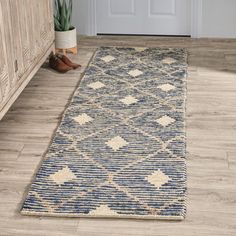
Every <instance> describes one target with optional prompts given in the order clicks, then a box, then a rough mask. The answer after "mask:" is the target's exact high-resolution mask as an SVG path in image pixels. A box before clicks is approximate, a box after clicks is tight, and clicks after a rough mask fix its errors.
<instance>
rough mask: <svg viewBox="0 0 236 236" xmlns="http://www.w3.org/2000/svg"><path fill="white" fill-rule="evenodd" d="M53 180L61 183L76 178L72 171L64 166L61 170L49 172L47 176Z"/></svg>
mask: <svg viewBox="0 0 236 236" xmlns="http://www.w3.org/2000/svg"><path fill="white" fill-rule="evenodd" d="M49 177H50V178H51V179H52V180H53V181H54V182H56V183H57V184H63V183H65V182H68V181H71V180H73V179H76V176H75V175H74V173H73V172H72V171H71V170H70V169H69V168H68V166H66V167H65V168H63V169H62V170H59V171H57V172H56V173H54V174H51V175H50V176H49Z"/></svg>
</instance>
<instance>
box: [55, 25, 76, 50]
mask: <svg viewBox="0 0 236 236" xmlns="http://www.w3.org/2000/svg"><path fill="white" fill-rule="evenodd" d="M55 44H56V48H58V49H69V48H74V47H76V46H77V37H76V28H74V29H73V30H68V31H55Z"/></svg>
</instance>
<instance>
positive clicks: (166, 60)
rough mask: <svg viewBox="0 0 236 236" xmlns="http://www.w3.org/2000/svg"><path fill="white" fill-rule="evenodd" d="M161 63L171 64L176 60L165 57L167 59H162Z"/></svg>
mask: <svg viewBox="0 0 236 236" xmlns="http://www.w3.org/2000/svg"><path fill="white" fill-rule="evenodd" d="M162 62H163V63H164V64H173V63H175V62H176V60H175V59H173V58H171V57H167V58H165V59H163V60H162Z"/></svg>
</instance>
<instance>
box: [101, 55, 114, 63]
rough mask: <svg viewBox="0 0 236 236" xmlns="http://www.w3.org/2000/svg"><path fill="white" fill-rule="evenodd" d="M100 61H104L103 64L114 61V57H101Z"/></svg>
mask: <svg viewBox="0 0 236 236" xmlns="http://www.w3.org/2000/svg"><path fill="white" fill-rule="evenodd" d="M101 59H102V60H103V61H105V62H110V61H113V60H115V57H113V56H105V57H102V58H101Z"/></svg>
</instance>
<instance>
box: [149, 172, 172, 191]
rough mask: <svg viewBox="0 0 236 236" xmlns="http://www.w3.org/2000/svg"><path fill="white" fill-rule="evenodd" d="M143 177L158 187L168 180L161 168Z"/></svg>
mask: <svg viewBox="0 0 236 236" xmlns="http://www.w3.org/2000/svg"><path fill="white" fill-rule="evenodd" d="M145 179H146V180H147V181H148V182H149V183H150V184H152V185H154V186H155V187H156V188H158V189H159V188H160V187H161V186H163V185H164V184H166V183H168V181H169V180H170V178H169V176H167V175H166V174H165V173H163V172H162V171H161V170H157V171H155V172H153V173H152V174H151V175H149V176H147V177H146V178H145Z"/></svg>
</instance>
